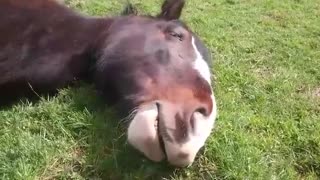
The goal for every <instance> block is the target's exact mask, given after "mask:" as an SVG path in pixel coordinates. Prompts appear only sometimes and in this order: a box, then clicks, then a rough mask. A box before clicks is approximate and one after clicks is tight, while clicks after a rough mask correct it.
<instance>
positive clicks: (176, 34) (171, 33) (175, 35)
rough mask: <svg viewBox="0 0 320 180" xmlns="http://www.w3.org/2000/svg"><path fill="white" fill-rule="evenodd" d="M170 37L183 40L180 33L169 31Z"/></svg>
mask: <svg viewBox="0 0 320 180" xmlns="http://www.w3.org/2000/svg"><path fill="white" fill-rule="evenodd" d="M170 35H171V36H173V37H175V38H178V39H179V40H180V41H182V40H183V35H182V34H180V33H176V32H173V31H171V32H170Z"/></svg>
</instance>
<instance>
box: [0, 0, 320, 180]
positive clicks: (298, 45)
mask: <svg viewBox="0 0 320 180" xmlns="http://www.w3.org/2000/svg"><path fill="white" fill-rule="evenodd" d="M123 2H125V1H123ZM133 2H135V3H136V4H137V6H138V8H139V9H140V11H142V12H145V13H150V14H155V13H156V12H157V11H158V10H159V8H160V3H161V1H160V0H154V1H142V0H133ZM66 3H67V4H68V5H69V6H71V7H72V8H74V9H77V10H79V11H81V12H82V13H85V14H90V15H97V16H106V15H114V14H118V12H119V11H120V10H121V9H122V1H118V0H112V1H111V0H110V1H106V0H68V1H66ZM183 19H184V20H185V21H186V22H187V23H188V24H189V25H190V27H191V28H192V29H194V30H195V31H196V32H197V33H199V35H200V36H201V37H202V38H203V39H204V41H205V43H206V44H207V45H208V46H209V48H210V50H211V51H212V52H214V53H215V57H216V59H215V61H214V68H213V72H214V74H215V77H216V81H215V85H214V90H215V93H216V97H217V101H218V108H219V117H218V119H217V123H216V128H215V131H214V132H213V133H212V136H211V137H210V139H209V140H208V142H207V145H206V148H205V149H204V152H203V153H202V155H199V156H198V158H197V160H196V162H195V163H194V164H193V166H191V167H189V168H184V169H173V168H172V167H170V166H168V165H167V164H166V163H160V164H157V163H152V162H150V161H148V160H147V159H145V158H144V157H142V156H141V155H140V154H139V153H137V152H136V151H135V150H133V149H132V148H131V147H130V146H129V145H128V144H127V143H126V142H125V135H124V131H123V129H122V128H121V126H120V125H119V123H118V122H119V121H118V119H119V117H117V116H116V114H115V113H114V111H113V109H112V107H106V106H104V105H102V102H100V101H99V98H98V97H96V96H95V95H94V90H93V89H92V88H91V87H87V86H83V87H82V88H71V89H63V90H62V91H61V92H60V94H59V95H58V96H57V97H52V98H47V99H44V100H42V101H40V102H38V103H35V104H32V103H25V102H21V103H18V104H16V105H14V106H12V107H9V108H5V109H0V179H23V180H27V179H97V178H102V179H152V178H153V179H160V178H167V179H266V180H269V179H319V178H320V20H319V19H320V1H318V0H281V1H279V0H214V1H213V0H212V1H209V0H187V7H186V9H185V10H184V13H183Z"/></svg>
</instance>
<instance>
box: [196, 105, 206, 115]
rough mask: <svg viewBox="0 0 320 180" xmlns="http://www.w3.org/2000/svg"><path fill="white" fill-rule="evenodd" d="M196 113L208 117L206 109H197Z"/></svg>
mask: <svg viewBox="0 0 320 180" xmlns="http://www.w3.org/2000/svg"><path fill="white" fill-rule="evenodd" d="M195 112H198V113H200V114H202V115H204V116H207V114H208V111H207V109H206V108H204V107H200V108H198V109H196V111H195Z"/></svg>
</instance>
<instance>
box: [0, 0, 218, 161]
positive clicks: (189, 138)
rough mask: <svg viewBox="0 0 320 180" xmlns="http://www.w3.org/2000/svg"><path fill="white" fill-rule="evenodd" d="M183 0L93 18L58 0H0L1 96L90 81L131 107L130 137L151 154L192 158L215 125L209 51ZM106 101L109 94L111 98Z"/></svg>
mask: <svg viewBox="0 0 320 180" xmlns="http://www.w3.org/2000/svg"><path fill="white" fill-rule="evenodd" d="M183 6H184V1H183V0H176V1H174V0H166V1H165V2H164V3H163V6H162V11H161V13H160V14H159V15H158V16H157V17H152V16H142V15H140V16H138V15H134V14H130V13H129V14H124V15H122V16H118V17H106V18H102V17H88V16H84V15H80V14H78V13H76V12H74V11H72V10H71V9H69V8H67V7H65V6H64V5H62V4H59V3H57V2H55V1H52V0H29V1H24V0H2V1H1V2H0V22H1V24H0V99H1V101H2V102H5V101H10V100H11V98H19V97H21V96H31V95H32V94H34V93H35V92H37V93H50V92H56V91H57V90H58V89H59V88H63V87H65V86H67V85H69V84H72V82H73V81H75V80H85V79H89V82H91V83H93V84H94V85H95V87H96V89H97V90H98V91H99V92H101V95H102V96H103V97H108V96H111V97H116V99H117V101H119V102H122V103H121V104H122V107H120V108H122V109H125V111H128V112H129V110H131V109H136V111H135V114H134V116H133V118H132V119H131V120H130V121H129V124H128V130H127V131H128V132H127V134H128V141H129V143H130V144H131V145H132V146H134V147H135V148H136V149H138V150H139V151H140V152H142V153H144V154H145V155H146V156H147V157H148V158H149V159H151V160H154V161H160V160H163V159H164V158H165V156H166V157H167V159H168V161H169V162H170V163H171V164H173V165H176V166H185V165H188V164H190V163H192V162H193V161H194V158H195V156H196V154H197V152H198V151H199V149H200V148H201V147H202V146H203V145H204V144H205V141H206V139H207V138H208V137H209V135H210V132H211V130H212V129H213V125H214V120H215V116H216V104H215V99H214V95H213V91H212V88H211V79H210V76H211V75H210V70H209V66H208V64H209V62H210V61H211V59H210V56H209V53H208V50H207V49H206V47H205V45H204V44H203V43H202V42H201V40H200V38H199V37H197V36H196V34H195V33H193V32H192V31H191V30H190V29H189V28H188V27H187V25H186V24H184V23H183V22H181V21H180V20H178V19H179V17H180V14H181V11H182V8H183ZM106 99H107V98H106Z"/></svg>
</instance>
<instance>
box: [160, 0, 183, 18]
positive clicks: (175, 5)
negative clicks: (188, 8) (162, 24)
mask: <svg viewBox="0 0 320 180" xmlns="http://www.w3.org/2000/svg"><path fill="white" fill-rule="evenodd" d="M184 4H185V1H184V0H165V1H164V2H163V4H162V7H161V13H160V14H159V15H158V17H159V18H163V19H165V20H174V19H179V18H180V16H181V12H182V9H183V7H184Z"/></svg>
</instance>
